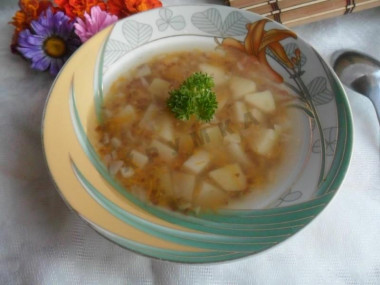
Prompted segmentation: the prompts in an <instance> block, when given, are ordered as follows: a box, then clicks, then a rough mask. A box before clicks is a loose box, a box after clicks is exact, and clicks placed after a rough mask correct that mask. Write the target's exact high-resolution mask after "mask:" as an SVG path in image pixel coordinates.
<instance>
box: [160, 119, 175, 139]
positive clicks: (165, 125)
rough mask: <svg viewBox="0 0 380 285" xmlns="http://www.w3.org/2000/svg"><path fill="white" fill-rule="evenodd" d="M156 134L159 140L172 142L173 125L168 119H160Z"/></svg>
mask: <svg viewBox="0 0 380 285" xmlns="http://www.w3.org/2000/svg"><path fill="white" fill-rule="evenodd" d="M157 132H158V135H159V136H160V138H162V139H164V140H165V141H168V142H173V141H174V129H173V123H172V122H171V121H170V119H162V120H161V122H160V124H159V126H158V130H157Z"/></svg>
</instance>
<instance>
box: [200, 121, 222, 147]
mask: <svg viewBox="0 0 380 285" xmlns="http://www.w3.org/2000/svg"><path fill="white" fill-rule="evenodd" d="M202 131H203V132H204V133H203V134H202ZM201 134H202V135H203V137H204V143H205V146H206V147H213V146H216V145H219V144H221V143H223V134H222V132H221V130H220V128H219V127H218V126H211V127H208V128H205V129H202V130H201Z"/></svg>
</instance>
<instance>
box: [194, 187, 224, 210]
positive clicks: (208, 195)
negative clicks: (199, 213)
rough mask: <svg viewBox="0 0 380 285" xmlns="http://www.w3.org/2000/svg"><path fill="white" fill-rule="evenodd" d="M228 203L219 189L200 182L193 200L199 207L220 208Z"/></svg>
mask: <svg viewBox="0 0 380 285" xmlns="http://www.w3.org/2000/svg"><path fill="white" fill-rule="evenodd" d="M227 202H228V195H227V193H226V192H224V191H223V190H222V189H220V188H219V187H217V186H215V185H213V184H211V183H209V182H205V181H202V182H201V183H200V186H199V192H198V193H197V196H196V198H195V204H197V205H200V206H210V205H215V206H220V205H222V204H226V203H227Z"/></svg>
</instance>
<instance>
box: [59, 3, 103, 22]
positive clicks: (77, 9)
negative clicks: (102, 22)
mask: <svg viewBox="0 0 380 285" xmlns="http://www.w3.org/2000/svg"><path fill="white" fill-rule="evenodd" d="M54 2H55V4H57V5H58V7H59V8H61V9H62V10H63V11H65V14H66V15H67V16H68V17H70V18H71V19H75V18H76V17H79V18H81V19H83V18H84V13H85V12H87V13H88V14H90V10H91V8H92V7H94V6H99V7H100V9H102V10H103V11H106V10H107V5H106V3H104V1H103V0H54Z"/></svg>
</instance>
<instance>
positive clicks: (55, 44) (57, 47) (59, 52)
mask: <svg viewBox="0 0 380 285" xmlns="http://www.w3.org/2000/svg"><path fill="white" fill-rule="evenodd" d="M44 50H45V52H46V53H47V55H49V56H50V57H62V56H63V55H64V54H65V53H66V43H65V41H64V40H63V39H61V38H59V37H50V38H47V39H46V40H45V42H44Z"/></svg>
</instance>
